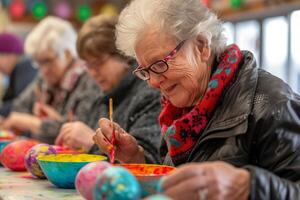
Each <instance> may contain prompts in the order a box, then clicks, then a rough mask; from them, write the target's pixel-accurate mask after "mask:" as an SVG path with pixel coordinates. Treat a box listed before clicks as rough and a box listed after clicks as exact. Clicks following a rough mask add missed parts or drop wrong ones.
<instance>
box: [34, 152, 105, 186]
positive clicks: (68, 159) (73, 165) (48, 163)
mask: <svg viewBox="0 0 300 200" xmlns="http://www.w3.org/2000/svg"><path fill="white" fill-rule="evenodd" d="M106 159H107V158H106V157H105V156H100V155H89V154H57V155H45V156H39V157H38V163H39V165H40V166H41V168H42V171H43V172H44V174H45V175H46V177H47V179H48V180H49V181H50V182H51V183H53V184H54V185H56V186H57V187H60V188H75V184H74V183H75V178H76V175H77V173H78V171H79V170H80V169H81V168H82V167H83V166H85V165H86V164H88V163H91V162H95V161H100V160H106Z"/></svg>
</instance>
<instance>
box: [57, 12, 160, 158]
mask: <svg viewBox="0 0 300 200" xmlns="http://www.w3.org/2000/svg"><path fill="white" fill-rule="evenodd" d="M116 23H117V17H109V16H102V15H99V16H96V17H93V18H91V19H89V20H88V21H87V22H86V23H85V24H84V25H83V27H82V28H81V30H80V31H79V34H78V38H77V51H78V54H79V56H80V57H81V58H82V59H83V60H85V65H86V68H87V69H88V72H89V73H90V75H91V76H92V77H93V78H94V80H96V82H97V83H98V86H99V88H100V90H101V91H103V93H104V95H103V96H102V97H101V98H99V100H98V102H97V103H96V104H94V105H93V106H92V107H91V108H90V113H89V119H90V120H88V121H89V122H88V123H87V124H84V123H81V122H73V123H67V124H65V125H64V126H63V127H62V129H61V131H60V134H59V136H58V137H57V139H56V144H58V145H64V146H68V147H70V148H75V149H82V148H83V149H86V150H89V151H90V152H92V153H96V152H97V150H98V147H97V146H96V145H94V142H93V136H94V135H95V131H94V129H96V128H97V122H98V119H99V118H101V117H107V116H108V115H109V113H108V103H109V98H112V99H113V104H114V111H113V118H114V121H115V122H117V123H118V124H120V125H121V126H122V127H123V128H124V130H120V129H117V131H122V132H123V131H124V132H127V133H128V134H130V135H131V136H133V137H134V138H135V140H136V142H137V144H139V148H137V149H130V150H129V151H130V152H133V153H136V152H140V151H143V152H145V159H144V161H145V160H146V161H147V162H150V163H152V162H158V161H159V154H158V146H159V144H160V130H159V126H158V124H157V116H158V114H159V112H160V108H161V107H160V101H159V97H160V93H159V91H156V90H154V89H151V88H149V87H148V86H147V84H146V83H145V82H144V81H142V80H140V79H138V78H137V77H135V76H134V75H133V74H132V72H133V69H134V66H133V65H134V64H135V61H134V60H133V59H132V58H130V57H127V56H124V55H123V54H121V53H120V52H119V51H118V50H117V48H116V45H115V25H116ZM131 142H132V141H131V137H125V138H123V140H122V142H121V143H119V144H117V145H123V146H126V144H127V143H131ZM98 153H102V152H98ZM130 157H131V156H129V157H128V158H130ZM126 161H127V162H136V161H135V160H130V159H128V160H126Z"/></svg>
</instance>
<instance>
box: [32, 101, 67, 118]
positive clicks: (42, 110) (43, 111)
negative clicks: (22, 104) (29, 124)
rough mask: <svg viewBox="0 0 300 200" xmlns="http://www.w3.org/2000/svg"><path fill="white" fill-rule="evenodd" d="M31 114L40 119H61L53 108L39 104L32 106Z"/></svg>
mask: <svg viewBox="0 0 300 200" xmlns="http://www.w3.org/2000/svg"><path fill="white" fill-rule="evenodd" d="M33 114H34V115H35V116H37V117H39V118H42V119H44V118H46V119H52V120H58V121H59V120H61V119H62V118H63V117H62V116H61V114H59V113H58V112H57V111H56V110H55V109H54V108H53V107H51V106H48V105H47V104H44V103H40V102H36V103H35V104H34V107H33Z"/></svg>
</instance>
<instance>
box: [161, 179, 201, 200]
mask: <svg viewBox="0 0 300 200" xmlns="http://www.w3.org/2000/svg"><path fill="white" fill-rule="evenodd" d="M203 187H204V184H203V182H202V181H199V177H197V176H194V177H192V178H189V179H186V180H184V181H182V182H180V183H178V184H177V185H175V186H173V187H170V188H169V189H168V190H166V191H164V192H163V194H164V195H167V196H169V197H171V198H172V199H178V200H181V199H182V200H186V199H189V200H198V199H199V194H198V193H199V191H200V190H201V188H203Z"/></svg>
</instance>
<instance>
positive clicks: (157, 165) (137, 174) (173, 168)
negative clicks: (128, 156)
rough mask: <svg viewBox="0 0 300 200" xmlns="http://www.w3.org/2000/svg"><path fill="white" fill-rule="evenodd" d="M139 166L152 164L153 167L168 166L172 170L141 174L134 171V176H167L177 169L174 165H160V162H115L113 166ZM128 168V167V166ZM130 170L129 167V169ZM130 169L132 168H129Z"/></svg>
mask: <svg viewBox="0 0 300 200" xmlns="http://www.w3.org/2000/svg"><path fill="white" fill-rule="evenodd" d="M126 165H128V166H139V165H144V166H151V167H166V168H170V169H172V170H170V171H169V172H168V173H165V174H139V173H132V174H133V175H134V176H138V177H155V176H165V175H168V174H169V173H171V172H172V171H173V170H175V169H176V167H173V166H169V165H159V164H146V163H145V164H138V163H132V164H131V163H128V164H127V163H120V164H114V165H113V166H120V167H124V168H126V167H125V166H126ZM126 169H127V168H126ZM128 170H129V169H128ZM129 171H130V170H129Z"/></svg>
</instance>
